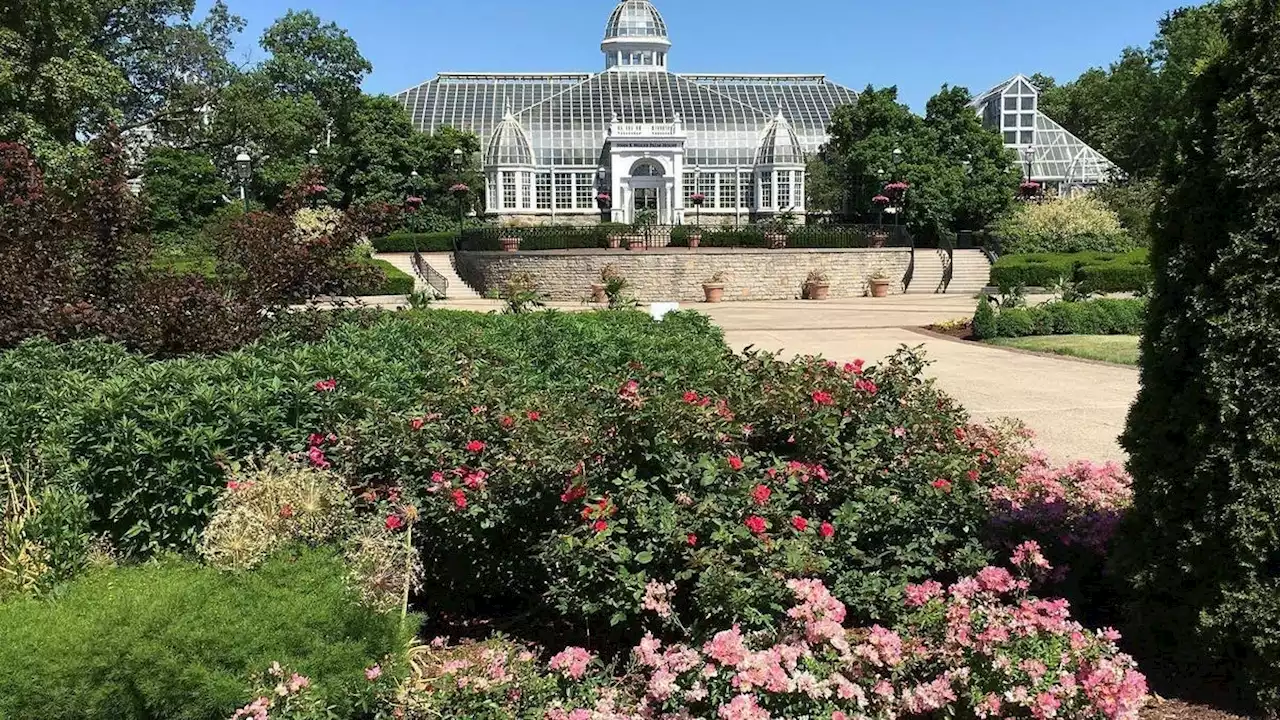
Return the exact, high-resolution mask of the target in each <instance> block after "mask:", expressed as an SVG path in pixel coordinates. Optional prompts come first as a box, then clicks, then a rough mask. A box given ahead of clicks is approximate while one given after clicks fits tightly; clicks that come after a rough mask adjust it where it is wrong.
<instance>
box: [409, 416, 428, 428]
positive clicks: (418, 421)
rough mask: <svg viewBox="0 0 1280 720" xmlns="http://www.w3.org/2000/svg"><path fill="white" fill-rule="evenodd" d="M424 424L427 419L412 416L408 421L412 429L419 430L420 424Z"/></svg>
mask: <svg viewBox="0 0 1280 720" xmlns="http://www.w3.org/2000/svg"><path fill="white" fill-rule="evenodd" d="M426 424H427V421H426V420H423V419H422V418H414V419H412V420H410V421H409V427H411V428H413V429H414V430H421V429H422V426H423V425H426Z"/></svg>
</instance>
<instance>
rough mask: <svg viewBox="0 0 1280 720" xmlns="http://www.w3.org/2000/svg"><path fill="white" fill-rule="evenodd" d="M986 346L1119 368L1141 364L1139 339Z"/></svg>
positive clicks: (997, 341) (1076, 338)
mask: <svg viewBox="0 0 1280 720" xmlns="http://www.w3.org/2000/svg"><path fill="white" fill-rule="evenodd" d="M986 342H989V343H991V344H992V345H1000V346H1002V347H1011V348H1017V349H1019V350H1032V351H1035V352H1042V353H1052V354H1054V355H1069V356H1071V357H1078V358H1084V359H1086V360H1101V361H1103V362H1109V363H1116V364H1118V365H1137V364H1138V336H1137V335H1048V336H1037V337H1020V338H992V339H991V340H987V341H986Z"/></svg>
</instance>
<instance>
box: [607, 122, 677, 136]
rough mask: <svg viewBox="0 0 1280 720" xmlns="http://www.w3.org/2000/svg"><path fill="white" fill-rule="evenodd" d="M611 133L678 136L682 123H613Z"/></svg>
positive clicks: (610, 128)
mask: <svg viewBox="0 0 1280 720" xmlns="http://www.w3.org/2000/svg"><path fill="white" fill-rule="evenodd" d="M609 134H610V135H612V136H614V137H618V136H622V137H676V136H678V135H680V134H681V129H680V123H622V122H619V123H613V124H612V125H610V126H609Z"/></svg>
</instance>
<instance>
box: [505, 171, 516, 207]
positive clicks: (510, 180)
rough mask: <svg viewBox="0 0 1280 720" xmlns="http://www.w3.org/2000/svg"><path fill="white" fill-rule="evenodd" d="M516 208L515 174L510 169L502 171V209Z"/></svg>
mask: <svg viewBox="0 0 1280 720" xmlns="http://www.w3.org/2000/svg"><path fill="white" fill-rule="evenodd" d="M515 208H516V174H515V173H514V172H511V171H506V172H503V173H502V209H503V210H514V209H515Z"/></svg>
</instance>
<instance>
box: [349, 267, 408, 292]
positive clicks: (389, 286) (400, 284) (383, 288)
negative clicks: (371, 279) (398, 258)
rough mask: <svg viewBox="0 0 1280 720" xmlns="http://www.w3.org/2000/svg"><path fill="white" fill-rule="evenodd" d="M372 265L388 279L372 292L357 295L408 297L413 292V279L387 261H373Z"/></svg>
mask: <svg viewBox="0 0 1280 720" xmlns="http://www.w3.org/2000/svg"><path fill="white" fill-rule="evenodd" d="M370 262H371V264H372V265H373V266H374V267H376V268H378V269H379V270H381V271H382V274H383V276H384V277H385V278H386V279H385V280H383V282H382V283H381V284H380V285H378V286H377V287H375V288H373V289H372V290H365V291H357V293H356V294H357V295H408V294H410V293H412V292H413V288H414V287H415V283H414V281H413V278H412V277H410V276H409V275H407V274H405V273H404V272H401V271H400V270H399V269H398V268H396V266H394V265H392V264H391V263H389V262H387V261H386V260H372V261H370Z"/></svg>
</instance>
